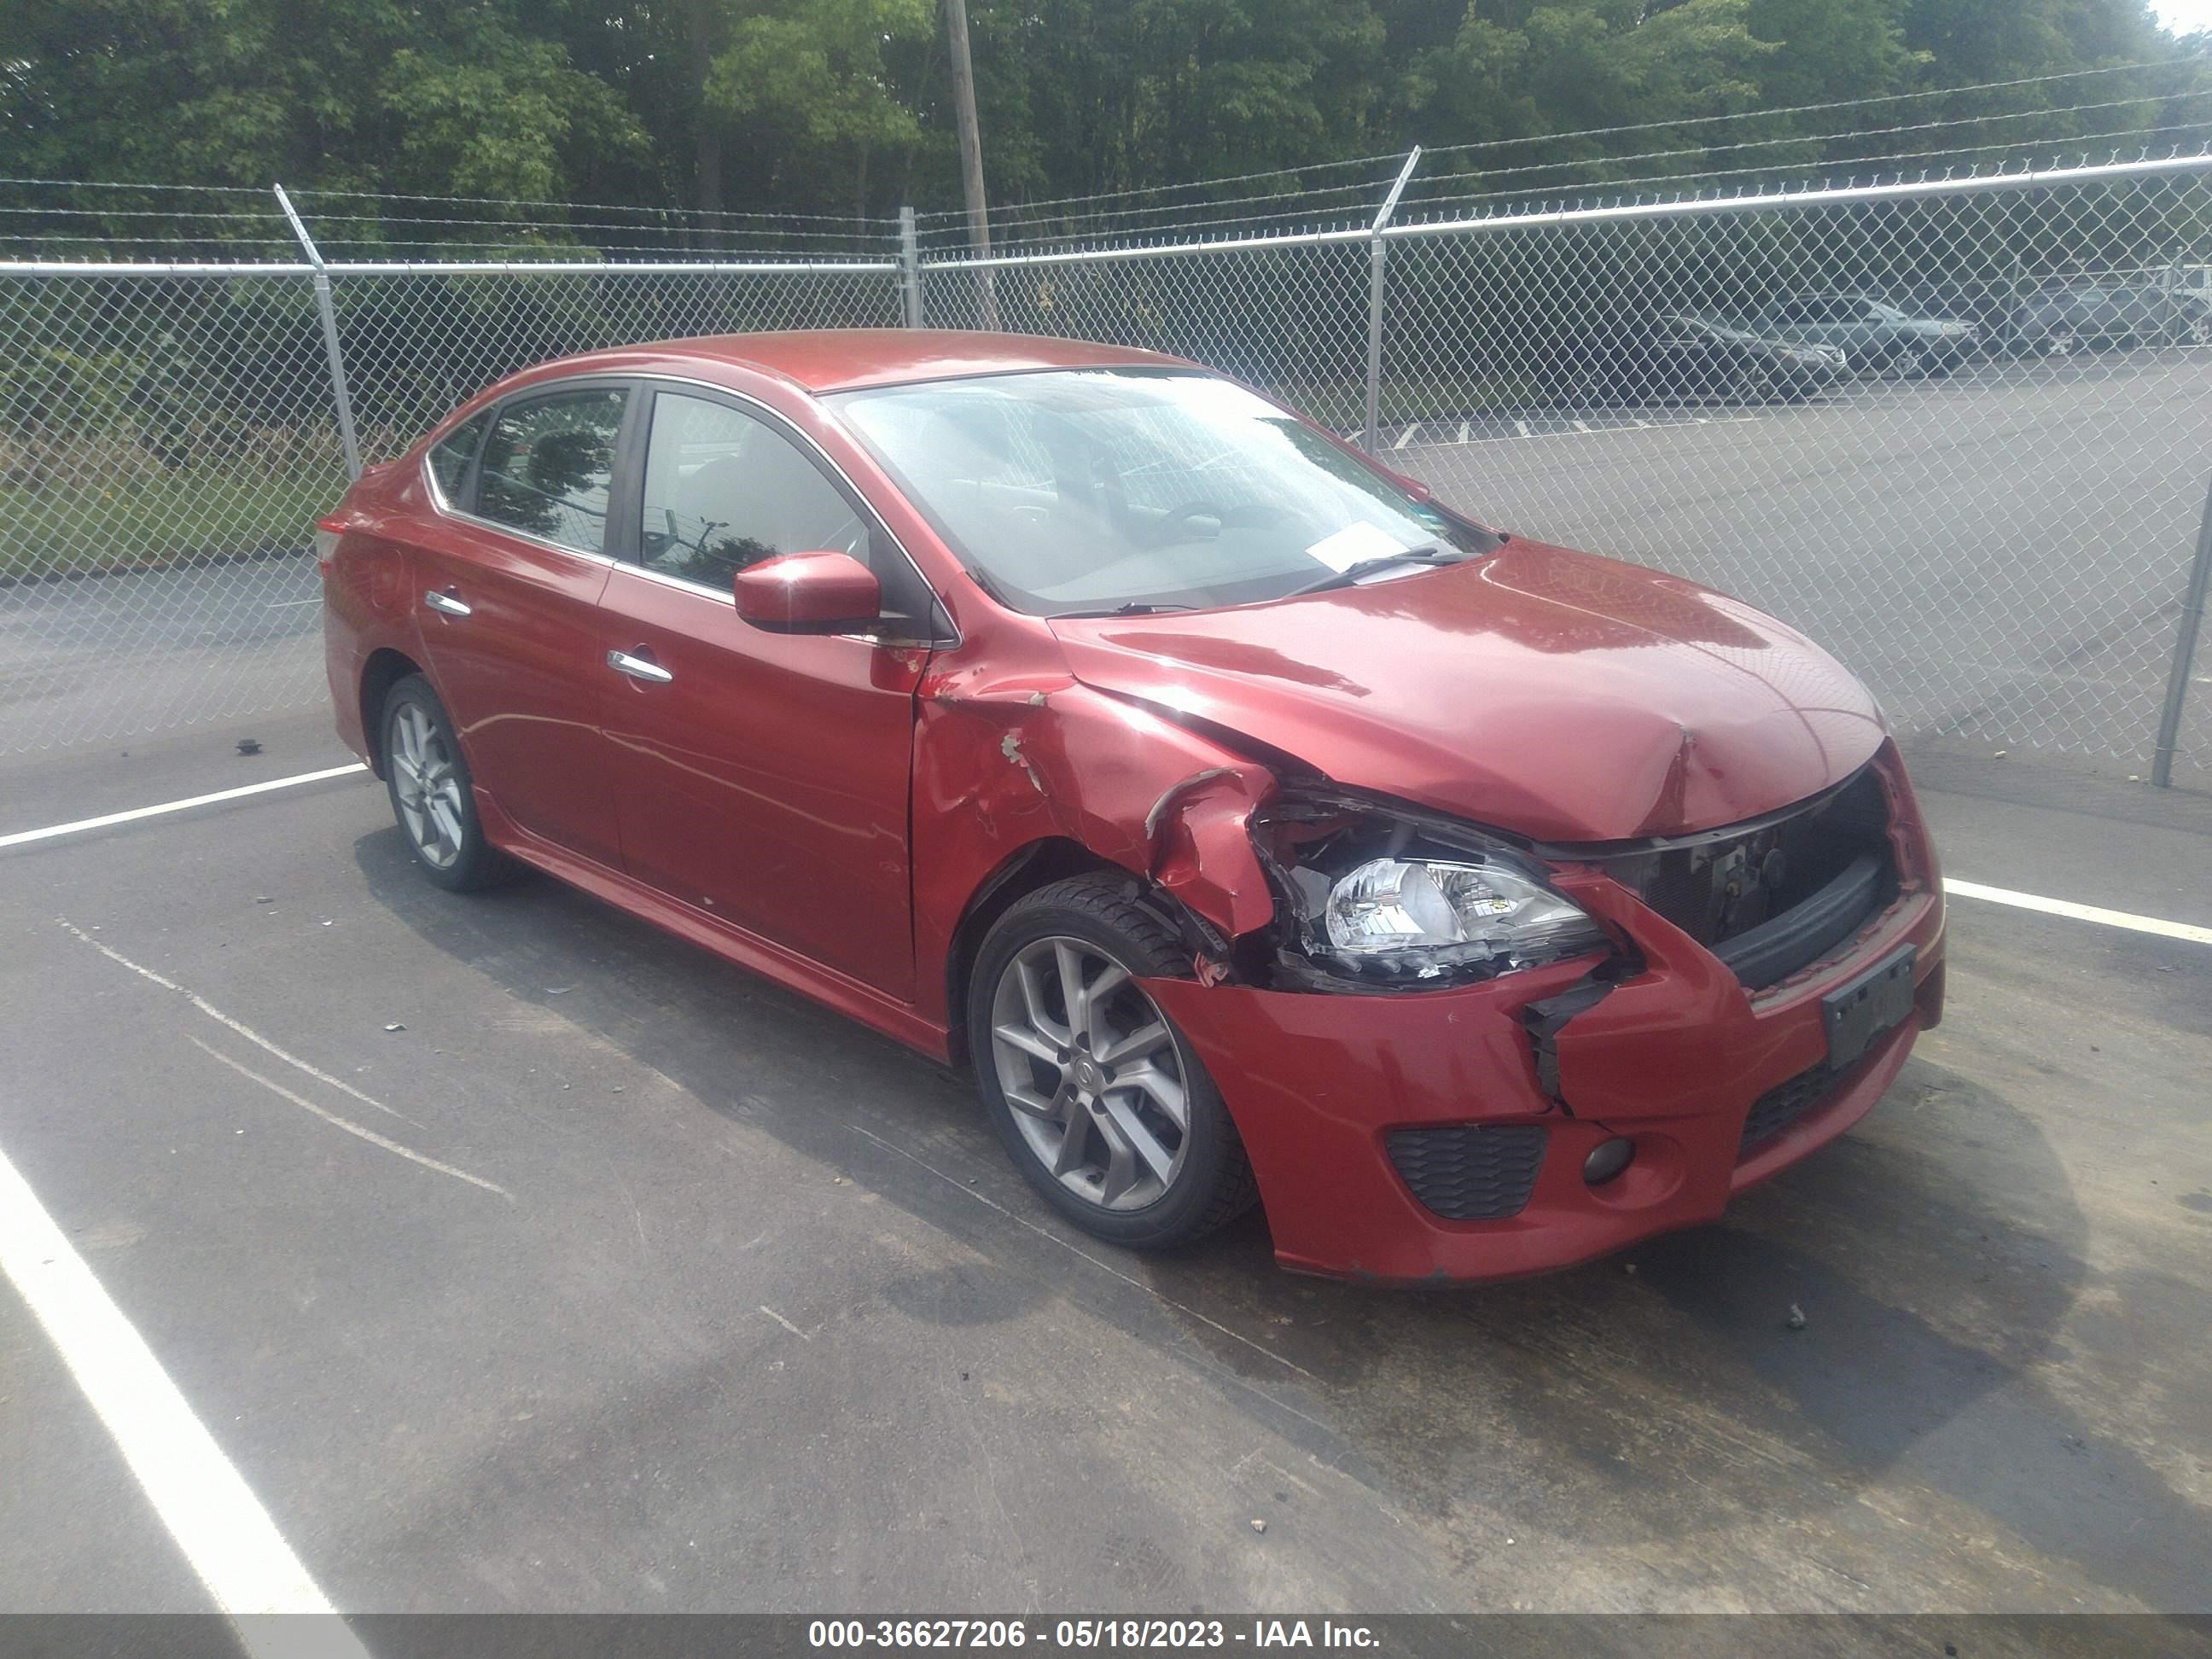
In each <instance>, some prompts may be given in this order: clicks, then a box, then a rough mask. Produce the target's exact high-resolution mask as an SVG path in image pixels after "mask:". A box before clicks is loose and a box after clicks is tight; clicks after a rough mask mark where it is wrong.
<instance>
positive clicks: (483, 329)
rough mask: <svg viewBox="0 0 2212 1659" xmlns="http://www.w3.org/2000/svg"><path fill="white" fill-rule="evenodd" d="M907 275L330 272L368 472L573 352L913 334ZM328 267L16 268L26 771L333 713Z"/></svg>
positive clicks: (14, 352)
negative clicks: (824, 334) (326, 576)
mask: <svg viewBox="0 0 2212 1659" xmlns="http://www.w3.org/2000/svg"><path fill="white" fill-rule="evenodd" d="M896 274H897V273H896V267H895V266H894V264H892V263H890V261H888V260H884V261H877V262H874V263H872V264H869V263H862V262H834V263H832V262H824V263H817V264H775V265H760V266H748V265H744V264H703V263H702V264H698V265H696V266H692V267H675V266H665V265H659V266H625V267H608V266H601V267H596V268H594V267H579V266H567V265H558V264H513V265H507V266H503V267H485V266H450V267H443V268H441V267H410V266H404V265H379V264H358V265H352V266H338V265H332V266H329V267H327V268H326V270H325V280H326V281H327V282H328V283H329V284H330V292H331V313H332V325H333V326H334V328H335V331H336V334H337V343H338V354H337V360H338V362H339V363H340V364H341V365H342V367H343V383H344V387H345V393H346V396H345V402H344V407H345V409H346V412H347V416H348V419H349V425H350V430H351V434H352V435H353V437H354V438H355V440H356V442H357V445H358V448H359V453H360V455H361V458H362V460H363V461H365V462H368V463H371V464H373V463H374V462H376V461H379V460H383V459H389V458H391V457H392V456H394V455H397V454H398V453H401V452H402V451H403V450H404V449H405V448H406V447H407V446H408V445H409V444H410V443H412V442H413V441H414V440H415V439H416V437H417V436H419V435H421V434H422V432H423V431H424V430H425V429H426V428H428V427H429V426H431V425H432V424H434V423H435V422H436V421H437V420H438V419H439V417H440V416H443V415H444V414H445V413H446V411H447V410H450V409H451V408H453V405H454V404H457V403H459V402H460V401H461V400H462V399H464V398H467V397H469V396H471V395H472V394H473V393H474V392H477V391H478V390H479V389H481V388H482V387H483V386H486V385H489V383H490V382H492V381H493V380H497V379H499V378H500V377H501V376H502V375H504V374H509V373H511V372H513V370H515V369H518V368H525V367H526V366H528V365H529V364H532V363H534V362H542V361H544V359H546V358H548V357H554V356H562V355H563V354H565V353H568V352H574V351H583V350H587V349H592V348H593V347H598V346H606V345H617V344H623V343H636V342H641V341H647V340H659V339H666V338H670V337H676V336H682V335H696V334H709V333H738V332H744V331H753V330H761V329H783V328H821V327H827V326H854V325H881V326H895V325H896V324H897V323H898V322H899V320H900V316H899V295H898V288H897V284H896ZM317 275H318V272H317V270H316V269H315V267H313V265H307V264H301V265H283V264H267V265H239V266H209V265H202V266H191V265H178V266H173V267H144V266H138V267H113V268H105V269H101V268H94V267H85V266H76V267H61V268H57V267H52V266H46V267H40V266H35V265H33V266H23V265H17V266H14V267H0V753H8V752H24V751H28V750H43V749H52V748H59V747H64V746H69V745H73V744H88V743H97V742H119V741H125V740H128V739H131V738H138V737H142V736H143V735H145V734H149V733H151V732H159V731H162V730H166V729H168V728H170V727H173V726H183V725H187V724H194V723H200V722H206V721H216V720H224V721H229V720H243V719H245V718H246V717H248V716H252V715H256V714H273V713H277V712H281V711H284V710H289V709H295V708H312V707H314V706H315V705H316V704H318V703H319V702H321V701H322V700H323V699H324V697H325V695H326V694H325V690H324V686H323V674H322V662H321V617H320V612H319V604H320V589H319V584H318V580H317V577H316V573H315V567H314V562H313V553H312V548H313V527H314V523H315V520H317V519H318V518H319V517H321V516H322V515H323V514H324V513H326V512H328V511H329V510H330V508H331V507H332V506H334V505H336V503H337V500H338V498H339V497H340V496H341V495H343V493H344V491H345V488H346V483H347V479H348V468H347V465H346V461H345V436H344V435H343V433H342V431H341V425H340V421H339V409H340V406H341V405H340V403H339V399H338V397H337V385H336V383H335V382H334V379H333V374H332V362H331V353H330V350H329V343H328V337H327V336H326V333H325V328H324V325H323V323H322V319H321V316H320V313H319V308H318V304H317V298H316V293H315V282H316V277H317Z"/></svg>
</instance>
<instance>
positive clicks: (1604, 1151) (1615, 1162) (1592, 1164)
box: [1583, 1135, 1636, 1187]
mask: <svg viewBox="0 0 2212 1659" xmlns="http://www.w3.org/2000/svg"><path fill="white" fill-rule="evenodd" d="M1635 1160H1636V1143H1635V1142H1634V1141H1632V1140H1626V1139H1622V1138H1621V1137H1620V1136H1619V1135H1615V1136H1614V1137H1613V1139H1611V1140H1601V1141H1600V1142H1598V1144H1597V1145H1596V1146H1595V1147H1593V1148H1591V1150H1590V1155H1589V1157H1588V1158H1584V1159H1583V1181H1584V1182H1586V1183H1587V1184H1589V1185H1590V1186H1592V1187H1602V1186H1604V1185H1605V1183H1606V1182H1608V1181H1610V1180H1612V1179H1613V1177H1614V1176H1617V1175H1619V1174H1620V1172H1621V1171H1622V1170H1625V1169H1626V1168H1627V1167H1628V1166H1629V1165H1630V1164H1632V1163H1634V1162H1635Z"/></svg>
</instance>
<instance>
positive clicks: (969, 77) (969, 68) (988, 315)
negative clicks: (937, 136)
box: [945, 0, 999, 330]
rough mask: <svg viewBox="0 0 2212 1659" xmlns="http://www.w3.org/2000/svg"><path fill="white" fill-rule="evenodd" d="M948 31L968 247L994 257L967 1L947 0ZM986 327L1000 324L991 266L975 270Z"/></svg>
mask: <svg viewBox="0 0 2212 1659" xmlns="http://www.w3.org/2000/svg"><path fill="white" fill-rule="evenodd" d="M945 34H946V36H947V37H948V40H949V42H950V45H951V58H952V112H953V118H954V120H955V121H956V123H957V125H958V126H959V129H960V185H961V189H962V191H963V192H964V193H965V194H966V196H967V197H968V246H969V248H970V249H971V250H972V251H973V252H974V253H975V257H976V258H979V259H987V258H990V257H991V209H990V204H989V203H987V201H986V200H985V199H984V196H983V138H982V135H981V133H980V132H979V131H977V130H976V126H975V63H974V60H973V59H972V58H969V53H968V0H945ZM975 276H976V280H977V283H978V285H979V288H980V290H981V302H982V303H981V312H982V323H983V326H984V327H985V328H987V329H993V330H995V329H996V328H997V327H998V326H999V296H998V294H997V291H996V289H994V286H993V283H992V281H991V270H990V267H988V266H984V267H983V268H981V270H978V271H977V272H976V273H975Z"/></svg>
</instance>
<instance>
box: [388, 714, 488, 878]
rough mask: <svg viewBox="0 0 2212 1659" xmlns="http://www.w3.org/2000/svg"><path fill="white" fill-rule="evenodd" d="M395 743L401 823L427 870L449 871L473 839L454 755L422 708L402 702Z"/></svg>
mask: <svg viewBox="0 0 2212 1659" xmlns="http://www.w3.org/2000/svg"><path fill="white" fill-rule="evenodd" d="M391 737H392V741H391V743H390V744H389V745H388V749H389V752H390V754H391V757H392V793H393V795H394V797H395V798H396V799H397V800H398V803H399V821H400V823H401V825H402V826H403V827H404V829H406V831H407V838H408V840H410V841H411V842H414V843H415V851H416V854H418V855H419V856H420V857H421V858H422V861H423V862H424V863H425V864H428V865H430V866H433V867H435V868H436V869H440V870H449V869H451V868H452V867H453V862H454V860H457V859H459V857H460V855H461V848H462V847H463V845H464V843H465V841H466V838H467V835H468V830H467V827H466V823H467V820H466V816H465V811H464V804H463V801H462V798H461V775H460V768H459V766H458V765H457V764H456V763H455V759H454V756H453V750H452V749H451V747H450V746H449V745H448V744H447V738H446V734H445V733H444V732H442V731H441V729H440V728H439V726H438V723H437V722H436V721H435V720H433V719H432V718H431V716H430V711H429V710H428V709H427V708H423V707H422V704H421V703H419V702H403V703H401V704H400V705H399V707H398V708H396V709H394V710H393V711H392V733H391Z"/></svg>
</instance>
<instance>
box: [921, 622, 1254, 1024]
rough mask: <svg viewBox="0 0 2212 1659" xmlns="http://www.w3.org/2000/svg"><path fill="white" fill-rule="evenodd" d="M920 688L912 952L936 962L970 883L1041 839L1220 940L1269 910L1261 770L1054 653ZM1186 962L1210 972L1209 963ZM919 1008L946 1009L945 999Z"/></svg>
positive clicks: (928, 990)
mask: <svg viewBox="0 0 2212 1659" xmlns="http://www.w3.org/2000/svg"><path fill="white" fill-rule="evenodd" d="M919 699H920V714H919V717H918V719H917V720H916V723H915V774H914V779H915V781H914V866H913V867H914V871H915V946H916V951H917V954H918V957H919V958H920V959H921V960H922V961H924V962H928V961H944V960H946V959H947V956H948V953H949V952H950V951H951V946H952V941H953V937H954V934H955V932H956V930H957V928H958V927H959V924H960V921H961V918H962V916H963V914H964V913H965V911H966V909H967V908H968V905H969V902H970V900H971V899H972V898H973V897H974V896H975V894H976V893H977V892H978V891H980V890H982V889H983V888H984V887H985V885H986V884H987V883H989V882H990V881H991V879H992V878H993V877H994V875H995V874H996V873H997V872H1000V870H1002V869H1003V868H1005V867H1006V865H1007V864H1008V863H1009V861H1010V860H1015V859H1017V858H1018V857H1019V856H1021V855H1022V854H1024V852H1025V851H1026V850H1029V849H1032V848H1035V847H1036V846H1037V845H1038V844H1039V843H1041V842H1050V841H1054V840H1064V841H1072V842H1075V843H1077V844H1078V845H1079V846H1081V847H1083V848H1086V849H1088V851H1089V852H1091V854H1095V855H1096V856H1097V857H1099V858H1103V859H1105V860H1109V862H1111V863H1113V864H1115V865H1118V866H1121V868H1122V869H1125V870H1127V871H1128V872H1130V873H1131V874H1132V875H1133V876H1137V877H1139V878H1142V879H1144V880H1146V881H1148V882H1151V883H1153V884H1156V885H1157V886H1158V887H1159V888H1160V889H1161V890H1164V891H1165V892H1167V893H1169V894H1170V895H1171V896H1173V897H1174V898H1175V899H1176V901H1177V902H1180V903H1181V904H1182V905H1183V906H1184V907H1185V908H1188V911H1189V912H1190V913H1191V914H1192V915H1194V916H1196V917H1197V918H1199V919H1200V921H1203V922H1204V923H1205V924H1206V927H1209V928H1211V929H1212V931H1213V933H1215V934H1217V935H1218V937H1219V939H1221V940H1223V941H1227V940H1232V939H1237V938H1238V937H1239V936H1241V935H1243V934H1245V933H1251V932H1252V931H1253V930H1254V929H1255V928H1259V927H1265V926H1266V925H1267V923H1268V922H1269V921H1272V920H1273V916H1274V899H1273V893H1272V891H1271V890H1270V889H1269V887H1268V885H1267V876H1266V873H1265V872H1263V871H1262V870H1261V866H1260V861H1259V858H1258V855H1257V854H1256V853H1255V850H1254V848H1253V845H1252V836H1251V831H1250V828H1249V826H1250V822H1251V817H1252V814H1253V812H1254V811H1255V810H1256V809H1257V808H1259V807H1260V806H1261V805H1264V804H1265V803H1266V802H1267V801H1268V800H1269V799H1272V798H1273V795H1274V793H1275V778H1274V775H1273V773H1272V772H1271V771H1270V770H1269V769H1267V767H1265V766H1263V765H1261V764H1260V763H1257V762H1255V761H1253V760H1251V759H1250V758H1249V757H1246V756H1243V755H1240V754H1237V753H1236V752H1235V751H1233V750H1231V749H1229V748H1228V747H1226V746H1225V745H1224V744H1220V743H1218V742H1215V741H1213V740H1212V739H1211V738H1207V737H1205V736H1202V735H1200V733H1197V732H1192V731H1190V730H1188V729H1187V728H1186V727H1184V726H1180V725H1178V724H1176V722H1175V721H1173V720H1170V719H1168V718H1166V717H1165V716H1164V715H1163V714H1159V713H1158V712H1156V711H1154V710H1153V709H1151V708H1146V707H1145V706H1143V705H1141V704H1139V703H1136V702H1131V701H1129V700H1127V699H1126V698H1122V697H1118V696H1114V695H1112V694H1110V693H1108V692H1102V691H1098V690H1093V689H1091V687H1089V686H1085V685H1083V684H1079V682H1077V681H1076V680H1075V679H1074V678H1072V677H1071V676H1069V675H1068V674H1067V673H1066V671H1065V670H1062V669H1060V668H1058V667H1057V665H1046V664H1044V663H1039V664H1037V665H1035V666H1034V667H1033V668H1031V669H1030V671H1023V670H1021V669H1018V668H1017V669H1004V668H997V667H993V668H983V669H975V670H969V669H963V668H960V667H956V666H952V665H946V666H945V667H944V668H942V669H939V670H936V671H933V672H932V673H930V674H929V675H928V676H927V677H925V678H924V680H923V682H922V684H921V687H920V690H919ZM1193 969H1194V972H1196V973H1199V974H1200V975H1202V976H1210V975H1211V973H1212V972H1215V971H1218V964H1210V963H1205V962H1194V964H1193ZM933 981H934V984H933ZM921 982H922V985H923V987H925V988H924V989H923V991H922V993H921V994H922V995H923V996H924V997H934V998H942V997H943V996H944V992H943V991H942V989H941V988H937V987H941V985H942V980H941V978H940V977H939V976H934V975H928V974H927V973H925V974H924V975H921ZM923 1012H926V1013H928V1014H929V1015H931V1017H932V1018H937V1019H939V1020H945V1019H948V1018H949V1017H950V1012H951V1011H950V1010H949V1008H948V1007H946V1006H938V1007H935V1008H925V1009H924V1011H923Z"/></svg>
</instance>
